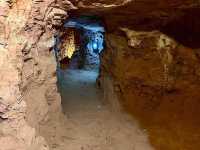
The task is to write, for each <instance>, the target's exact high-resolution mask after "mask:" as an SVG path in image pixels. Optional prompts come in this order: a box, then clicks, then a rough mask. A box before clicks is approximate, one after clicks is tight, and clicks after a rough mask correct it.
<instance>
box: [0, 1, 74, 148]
mask: <svg viewBox="0 0 200 150" xmlns="http://www.w3.org/2000/svg"><path fill="white" fill-rule="evenodd" d="M59 6H61V7H59ZM41 8H43V9H41ZM71 8H74V7H73V5H72V4H71V3H70V2H65V1H61V2H58V3H57V2H56V1H53V0H52V1H51V0H42V1H40V0H28V1H27V0H18V1H14V0H8V1H4V0H1V1H0V79H1V82H0V145H1V146H0V149H1V150H11V149H15V150H36V149H37V150H46V149H49V147H48V144H47V142H46V141H45V139H44V138H43V137H42V136H44V135H42V136H41V133H40V131H39V129H40V126H41V124H43V123H45V122H47V121H48V120H51V119H52V118H53V117H54V118H58V120H59V118H60V117H59V116H61V108H60V96H59V95H58V94H57V88H56V74H55V70H56V63H55V60H54V57H53V53H52V52H50V49H51V48H52V46H53V39H52V37H53V33H54V31H56V30H54V29H55V28H56V26H58V25H60V24H61V23H62V21H63V20H65V19H66V17H67V12H66V11H67V10H68V9H71ZM63 9H65V10H63Z"/></svg>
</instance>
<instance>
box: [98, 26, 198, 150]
mask: <svg viewBox="0 0 200 150" xmlns="http://www.w3.org/2000/svg"><path fill="white" fill-rule="evenodd" d="M121 30H122V31H123V32H124V34H123V33H121V34H117V33H114V34H107V38H106V41H107V49H106V50H105V52H104V53H103V55H102V66H101V72H102V73H101V75H100V76H102V79H103V78H104V76H107V75H108V76H110V77H112V78H113V79H114V82H113V86H114V87H116V88H115V89H116V92H117V93H118V95H119V96H120V97H121V103H122V104H123V105H124V106H125V108H128V110H129V112H131V113H132V114H133V115H134V116H135V117H137V119H139V120H140V121H141V124H142V125H143V126H144V127H145V128H146V129H147V130H148V132H149V134H150V139H151V142H152V143H153V145H154V146H155V147H156V148H157V149H162V150H176V149H193V150H197V149H198V148H199V146H200V145H199V142H198V141H199V140H200V137H199V135H200V130H199V129H198V125H199V124H200V120H199V117H198V114H199V113H200V112H199V107H200V103H199V97H200V95H199V89H200V87H199V85H200V83H199V82H200V80H199V79H200V74H199V65H200V62H199V59H198V57H197V55H196V52H195V50H193V49H190V48H187V47H184V46H182V45H181V44H178V43H177V42H175V41H174V40H173V39H171V38H169V37H168V36H166V35H164V34H162V33H160V32H158V31H152V32H137V31H133V30H129V29H126V28H123V29H121ZM100 80H101V78H100Z"/></svg>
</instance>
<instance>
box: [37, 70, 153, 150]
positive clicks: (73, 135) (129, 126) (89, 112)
mask: <svg viewBox="0 0 200 150" xmlns="http://www.w3.org/2000/svg"><path fill="white" fill-rule="evenodd" d="M97 75H98V73H97V72H96V71H86V70H75V69H69V70H60V71H59V72H58V79H59V81H62V82H59V89H60V93H61V97H62V106H63V112H64V114H65V116H64V117H63V118H64V119H63V121H62V122H61V123H59V122H55V121H53V120H50V121H49V123H48V126H46V125H44V126H43V129H42V130H41V132H43V134H46V138H47V140H48V143H50V148H51V149H52V150H153V148H152V147H151V145H150V144H149V141H148V138H147V135H146V133H145V130H142V129H140V128H139V126H138V124H137V122H136V121H134V120H133V118H131V117H130V116H128V115H127V114H125V113H122V112H116V111H112V109H110V108H109V105H108V104H106V103H105V101H103V94H102V91H101V90H100V89H98V88H96V85H95V82H96V78H97Z"/></svg>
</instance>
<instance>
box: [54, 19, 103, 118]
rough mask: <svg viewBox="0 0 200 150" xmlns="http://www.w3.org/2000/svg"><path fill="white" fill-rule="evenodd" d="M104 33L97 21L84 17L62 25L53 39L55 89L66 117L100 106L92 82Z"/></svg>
mask: <svg viewBox="0 0 200 150" xmlns="http://www.w3.org/2000/svg"><path fill="white" fill-rule="evenodd" d="M104 33H105V30H104V27H103V25H102V23H101V20H100V19H99V18H98V17H87V16H84V17H79V18H71V19H69V20H68V21H66V22H65V24H64V29H63V31H62V32H61V33H60V34H58V35H56V36H55V47H54V50H55V54H56V60H57V64H58V65H57V66H58V67H57V77H58V89H59V92H60V95H61V99H62V107H63V111H64V112H65V113H68V115H69V114H73V113H74V112H76V113H77V112H79V111H84V110H88V109H93V108H94V109H95V108H97V107H100V105H101V104H100V101H99V99H100V96H101V91H100V90H99V89H98V88H97V86H96V79H97V77H98V74H99V66H100V54H101V52H102V51H103V49H104V45H105V43H104ZM72 112H73V113H72Z"/></svg>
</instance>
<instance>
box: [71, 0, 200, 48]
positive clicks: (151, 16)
mask: <svg viewBox="0 0 200 150" xmlns="http://www.w3.org/2000/svg"><path fill="white" fill-rule="evenodd" d="M71 2H72V3H73V4H74V5H75V6H76V7H77V8H78V9H73V10H71V11H70V12H69V14H70V16H73V17H74V16H80V15H96V16H100V17H102V18H103V21H104V23H105V27H106V31H107V32H113V31H116V29H118V28H119V27H128V28H130V29H134V30H155V29H156V30H161V31H162V32H164V33H166V34H168V35H170V36H171V37H173V38H175V39H176V40H177V41H179V42H180V43H182V44H184V45H185V46H189V47H193V48H199V47H200V44H198V43H200V40H199V38H198V35H199V34H200V28H198V26H199V24H200V19H198V16H199V14H200V7H199V6H200V2H199V1H198V0H137V1H135V0H81V1H78V2H77V1H74V0H71ZM174 29H177V30H174ZM183 32H185V34H184V33H183ZM186 35H189V36H186ZM184 36H186V37H184ZM194 42H195V43H194Z"/></svg>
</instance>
